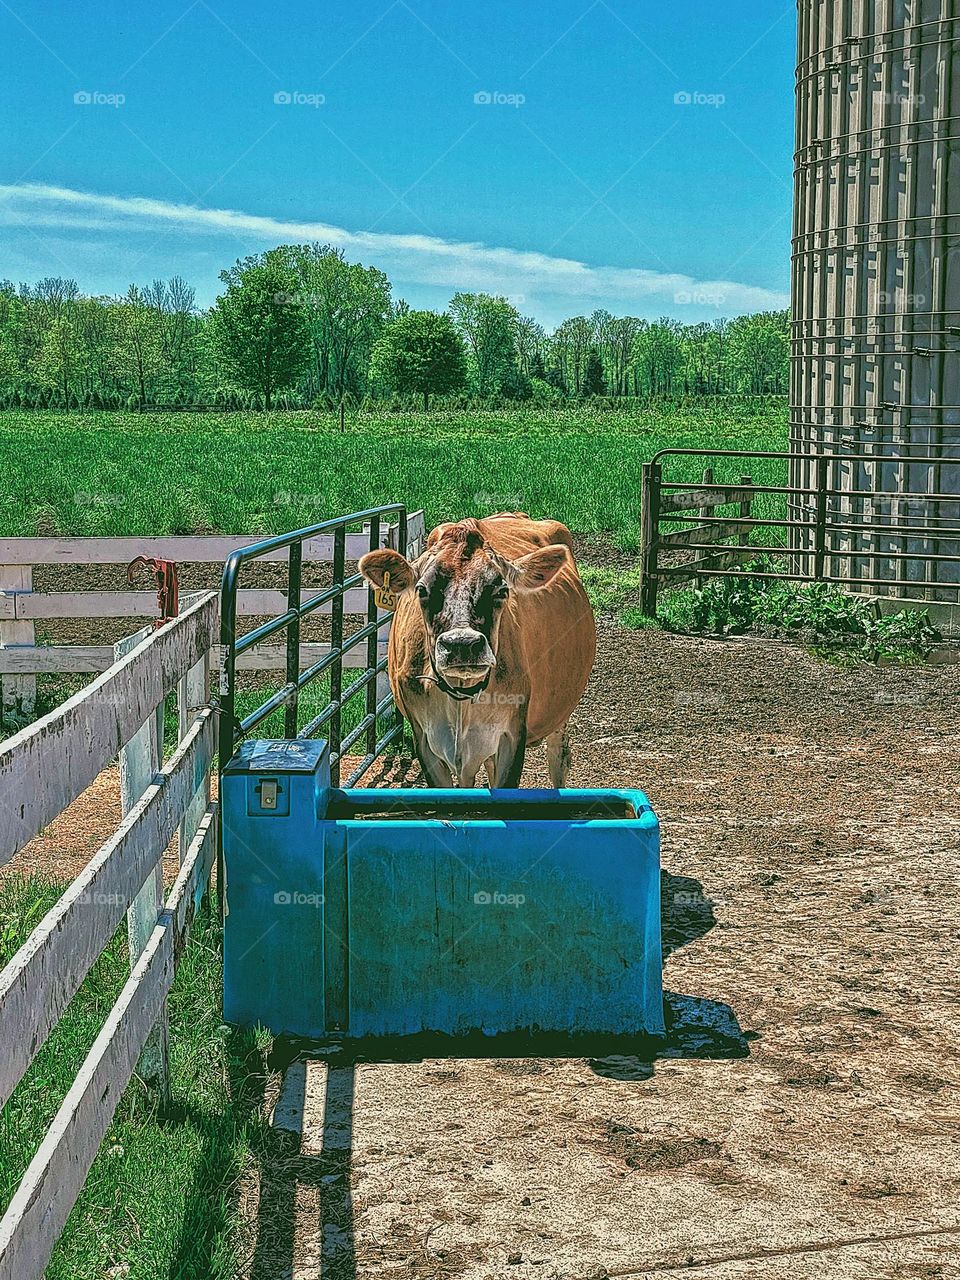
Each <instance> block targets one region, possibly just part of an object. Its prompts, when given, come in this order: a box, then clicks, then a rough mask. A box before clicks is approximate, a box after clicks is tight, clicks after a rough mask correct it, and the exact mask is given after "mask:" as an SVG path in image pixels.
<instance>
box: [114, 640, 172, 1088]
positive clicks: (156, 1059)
mask: <svg viewBox="0 0 960 1280" xmlns="http://www.w3.org/2000/svg"><path fill="white" fill-rule="evenodd" d="M152 634H153V627H152V626H148V627H143V628H142V629H141V630H140V631H138V632H136V634H134V635H132V636H127V637H126V639H124V640H121V641H119V642H118V643H117V644H115V645H114V647H113V654H114V661H119V660H120V659H121V658H124V657H126V655H127V654H128V653H130V651H131V650H132V649H135V648H136V647H137V645H139V644H142V643H143V641H144V640H146V639H147V638H148V637H149V636H151V635H152ZM163 709H164V704H163V702H161V703H160V705H159V706H158V707H157V708H156V710H155V711H154V712H153V713H152V714H151V715H150V716H148V718H147V721H146V723H145V724H143V725H141V727H140V728H139V729H138V730H137V732H136V733H135V734H134V735H133V737H132V738H131V739H130V741H129V742H128V743H127V744H126V746H124V747H121V749H120V807H121V811H122V813H123V815H124V817H126V815H127V814H128V813H129V812H130V810H131V809H132V808H133V807H134V805H135V804H136V803H137V801H138V800H139V799H140V797H141V796H142V795H143V793H144V792H145V791H146V789H147V787H149V786H150V784H151V782H152V781H153V779H154V775H155V774H156V773H157V772H158V771H159V768H160V763H161V761H162V759H163ZM162 906H163V854H162V852H161V854H160V856H159V857H158V859H157V865H156V866H155V867H154V869H153V870H152V871H151V872H150V874H149V875H148V876H147V879H146V882H145V883H144V886H143V888H142V889H141V890H140V892H139V893H138V894H137V896H136V898H134V900H133V902H132V903H131V904H130V908H129V910H128V911H127V940H128V944H129V948H130V968H131V970H132V969H133V968H134V966H135V965H136V963H137V961H138V960H139V959H140V956H141V955H142V953H143V951H144V949H145V947H146V945H147V943H148V942H149V940H150V935H151V934H152V933H153V931H154V929H155V928H156V927H157V917H158V916H159V914H160V909H161V907H162ZM137 1073H138V1074H139V1075H140V1076H141V1078H142V1079H144V1080H145V1081H147V1082H148V1083H149V1084H156V1085H158V1086H159V1089H160V1095H161V1106H163V1107H166V1105H167V1103H168V1102H169V1098H170V1055H169V1019H168V1016H167V1003H166V1001H164V1002H163V1006H162V1008H161V1010H160V1014H159V1016H158V1018H157V1021H156V1024H155V1026H154V1028H153V1030H152V1031H151V1032H150V1036H149V1038H148V1040H147V1043H146V1044H145V1045H144V1048H143V1053H142V1054H141V1055H140V1062H139V1064H138V1066H137Z"/></svg>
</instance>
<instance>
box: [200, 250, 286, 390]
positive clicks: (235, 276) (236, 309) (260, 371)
mask: <svg viewBox="0 0 960 1280" xmlns="http://www.w3.org/2000/svg"><path fill="white" fill-rule="evenodd" d="M220 279H221V280H222V281H223V283H224V284H225V285H226V286H227V287H226V291H225V292H224V293H222V294H221V295H220V297H219V298H217V301H216V304H215V306H214V308H213V310H212V311H211V313H210V339H211V343H212V349H213V351H214V353H215V357H216V359H217V360H218V362H219V364H220V366H221V368H222V369H223V371H224V373H225V374H226V377H227V379H228V381H230V382H232V383H234V384H235V385H236V386H238V387H241V388H242V389H243V390H244V391H248V392H253V393H255V394H256V395H260V396H262V397H263V403H264V407H265V408H267V409H269V408H271V406H272V404H273V398H274V396H275V395H276V394H277V392H278V391H283V390H284V389H286V388H287V387H289V386H291V385H292V384H293V383H294V382H295V380H296V378H297V377H298V375H299V374H300V373H301V372H302V371H303V369H304V367H305V365H306V363H307V359H308V354H309V342H310V339H309V333H308V330H307V320H306V315H305V313H304V309H303V306H302V305H301V303H300V301H299V297H298V294H297V289H298V284H299V282H298V279H297V276H296V274H295V272H294V271H293V269H292V268H291V266H290V264H289V261H288V260H287V259H286V257H285V255H284V254H283V253H282V251H280V250H277V249H271V250H270V251H269V252H268V253H264V254H256V255H254V256H252V257H249V258H243V259H241V260H240V261H238V262H237V263H236V265H235V266H233V267H231V268H230V270H229V271H224V272H222V273H221V275H220Z"/></svg>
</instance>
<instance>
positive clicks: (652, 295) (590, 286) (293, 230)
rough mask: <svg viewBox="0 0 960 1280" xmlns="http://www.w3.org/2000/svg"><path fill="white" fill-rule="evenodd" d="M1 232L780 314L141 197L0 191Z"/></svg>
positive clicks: (520, 253) (649, 282)
mask: <svg viewBox="0 0 960 1280" xmlns="http://www.w3.org/2000/svg"><path fill="white" fill-rule="evenodd" d="M0 225H5V226H7V227H15V226H17V225H23V226H27V227H29V228H31V229H32V230H33V231H34V232H36V231H37V229H38V228H40V227H48V228H57V229H59V230H61V231H67V232H70V231H76V232H90V231H93V232H96V233H101V234H103V235H105V236H106V235H109V236H117V235H122V234H130V233H137V232H144V231H156V232H165V233H169V232H172V231H175V232H179V233H180V234H182V235H183V236H184V237H190V236H194V237H195V236H197V235H205V236H217V235H219V236H229V237H232V238H234V239H236V238H237V237H239V238H240V239H241V240H242V241H243V242H245V243H249V245H250V249H251V251H252V250H254V249H257V248H266V247H269V246H270V245H274V244H281V243H290V242H301V241H313V240H319V241H322V242H323V243H325V244H331V245H335V246H336V247H338V248H341V249H343V250H344V251H345V252H346V253H348V254H350V255H351V256H355V257H358V258H360V259H362V260H363V261H365V262H367V263H370V264H373V265H376V266H378V267H380V268H381V269H383V270H385V271H386V272H387V273H388V274H389V275H391V276H392V277H394V278H395V279H397V280H398V281H402V282H406V283H411V284H420V285H437V286H443V287H446V288H449V289H450V290H455V289H481V290H486V291H489V292H494V293H505V294H508V295H517V294H522V295H523V296H524V297H525V298H526V299H527V301H528V302H529V301H531V300H532V299H533V298H535V297H537V296H549V295H560V296H564V297H576V298H580V299H582V300H585V301H595V300H603V301H606V303H607V304H608V305H610V306H612V307H614V306H615V307H617V308H618V309H621V310H629V309H630V306H631V304H633V305H635V306H637V307H641V306H644V304H645V309H647V310H649V308H650V306H651V304H654V303H661V302H662V303H663V304H664V306H669V307H670V308H671V309H672V308H673V307H674V306H676V305H677V304H678V303H679V304H683V303H688V302H689V303H693V304H694V305H700V306H701V307H702V306H708V307H717V308H718V309H722V310H723V312H725V313H727V314H732V313H735V312H738V311H755V310H762V309H766V308H775V307H784V306H786V305H787V295H786V294H784V293H778V292H775V291H773V290H769V289H758V288H754V287H753V286H751V285H748V284H741V283H738V282H736V281H731V280H698V279H696V278H694V277H692V276H689V275H684V274H682V273H679V272H677V273H673V272H664V271H648V270H644V269H642V268H634V267H607V266H592V265H590V264H589V263H585V262H578V261H576V260H575V259H572V258H560V257H553V256H551V255H549V254H544V253H537V252H534V251H526V250H522V249H510V248H499V247H496V246H491V245H485V244H481V243H478V242H476V243H471V242H465V241H455V240H443V239H440V238H439V237H436V236H427V235H395V234H391V233H389V232H381V231H350V230H347V229H346V228H344V227H338V226H335V225H333V224H332V223H326V222H298V221H288V220H285V219H280V218H272V217H263V216H260V215H257V214H250V213H242V212H240V211H238V210H235V209H203V208H199V207H197V206H196V205H189V204H176V203H173V202H170V201H166V200H153V199H150V198H148V197H145V196H112V195H99V194H96V193H93V192H85V191H74V190H72V189H71V188H69V187H55V186H47V185H42V184H33V183H18V184H14V185H0Z"/></svg>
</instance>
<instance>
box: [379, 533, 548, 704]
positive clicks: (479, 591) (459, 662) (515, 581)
mask: <svg viewBox="0 0 960 1280" xmlns="http://www.w3.org/2000/svg"><path fill="white" fill-rule="evenodd" d="M568 554H569V553H568V552H567V549H566V547H563V546H559V545H550V546H547V547H542V548H540V549H539V550H537V551H532V552H530V553H529V554H528V555H526V556H523V557H522V558H521V559H519V560H516V561H508V560H505V559H503V557H502V556H500V555H498V554H497V553H496V552H495V551H494V550H493V549H492V548H491V547H489V546H488V545H487V544H486V543H485V542H484V541H483V538H482V536H481V535H480V533H479V531H478V530H475V529H471V528H470V527H469V525H467V526H466V527H464V525H463V524H459V525H451V526H448V528H447V530H446V531H445V535H444V536H442V537H441V538H440V539H439V541H438V542H437V544H436V545H435V546H434V547H433V548H431V550H430V551H429V552H428V553H427V554H426V555H424V556H422V557H421V558H420V560H419V561H418V562H417V565H416V568H414V566H412V565H411V564H409V562H408V561H407V560H405V559H404V558H403V556H401V555H400V554H399V553H398V552H396V551H390V550H386V549H385V550H383V551H373V552H370V553H369V554H368V555H365V556H364V557H363V559H362V560H361V561H360V571H361V573H363V575H364V577H366V578H367V580H368V581H370V582H372V583H373V584H374V585H376V586H382V585H383V574H384V570H387V571H389V573H390V587H391V589H394V590H397V591H406V590H411V589H412V590H414V591H415V592H416V596H417V600H418V602H419V605H420V610H421V613H422V617H423V625H424V630H425V632H426V647H427V652H428V653H429V654H430V657H431V661H432V665H433V667H434V669H435V670H436V672H437V674H438V675H441V676H442V677H443V678H444V680H447V681H449V682H450V683H451V684H460V685H470V684H475V683H477V682H478V681H481V680H483V679H484V678H485V677H486V676H487V675H488V674H489V673H490V672H491V670H492V669H493V668H494V667H495V666H496V663H497V637H498V633H499V629H500V619H501V617H502V614H503V608H504V606H505V605H506V603H507V601H508V599H509V598H510V595H511V592H525V591H539V590H540V589H541V588H542V587H545V586H546V585H547V583H548V582H550V581H551V580H552V579H553V577H554V576H555V574H556V573H557V571H558V570H559V569H560V568H562V566H563V565H564V564H565V563H566V562H567V559H568Z"/></svg>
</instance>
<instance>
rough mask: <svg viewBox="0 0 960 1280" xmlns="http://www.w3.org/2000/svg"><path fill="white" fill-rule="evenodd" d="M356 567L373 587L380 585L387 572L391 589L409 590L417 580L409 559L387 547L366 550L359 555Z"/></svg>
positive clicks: (382, 583)
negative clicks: (363, 553) (362, 554)
mask: <svg viewBox="0 0 960 1280" xmlns="http://www.w3.org/2000/svg"><path fill="white" fill-rule="evenodd" d="M357 568H358V569H359V570H360V572H361V573H362V574H363V576H364V577H365V578H366V580H367V581H368V582H369V583H370V584H371V585H372V586H374V587H382V586H383V585H384V574H386V573H389V575H390V590H391V591H409V590H410V588H411V587H412V586H413V584H414V583H415V582H416V580H417V575H416V574H415V573H414V571H413V565H412V564H411V563H410V561H409V560H405V559H404V557H403V556H402V555H401V554H400V552H399V551H391V550H390V548H389V547H382V548H381V549H380V550H379V551H368V552H367V554H366V555H365V556H361V557H360V563H359V565H358V566H357Z"/></svg>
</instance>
